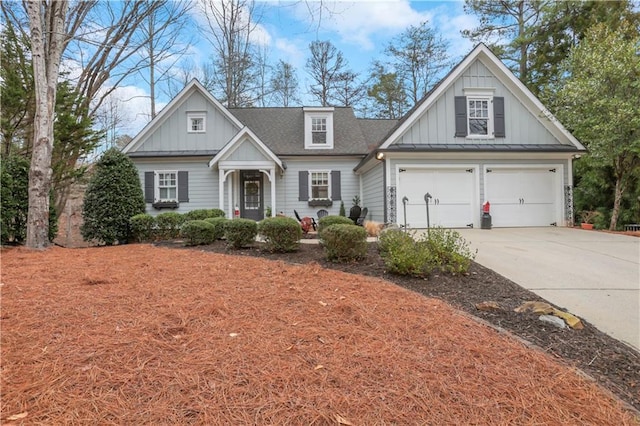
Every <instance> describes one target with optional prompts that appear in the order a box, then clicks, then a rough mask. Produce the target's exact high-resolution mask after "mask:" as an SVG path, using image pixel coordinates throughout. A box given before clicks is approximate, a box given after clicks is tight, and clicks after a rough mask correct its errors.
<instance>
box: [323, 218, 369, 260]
mask: <svg viewBox="0 0 640 426" xmlns="http://www.w3.org/2000/svg"><path fill="white" fill-rule="evenodd" d="M347 220H348V219H347ZM349 222H351V221H350V220H349ZM321 243H322V245H323V247H324V252H325V255H326V257H327V260H329V261H331V262H350V261H355V260H360V259H363V258H364V257H365V256H366V255H367V231H366V230H365V229H364V228H363V227H361V226H356V225H354V224H353V223H351V224H335V225H329V226H326V227H325V228H323V231H322V237H321Z"/></svg>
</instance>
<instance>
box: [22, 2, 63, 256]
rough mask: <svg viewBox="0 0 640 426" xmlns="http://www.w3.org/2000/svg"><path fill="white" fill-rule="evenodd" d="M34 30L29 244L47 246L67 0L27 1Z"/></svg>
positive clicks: (32, 246) (33, 247) (28, 217)
mask: <svg viewBox="0 0 640 426" xmlns="http://www.w3.org/2000/svg"><path fill="white" fill-rule="evenodd" d="M25 6H26V9H27V13H28V15H29V26H30V30H31V52H32V56H33V79H34V86H35V94H36V115H35V118H34V123H33V127H34V131H33V132H34V135H33V148H32V154H31V166H30V169H29V212H28V214H27V241H26V245H27V247H29V248H32V249H43V248H45V247H47V246H48V245H49V190H50V188H51V176H52V174H53V172H52V170H51V154H52V152H53V119H54V112H55V105H56V89H57V83H58V74H59V72H60V58H61V56H62V50H63V48H64V37H65V32H64V29H65V28H64V21H65V16H66V13H67V9H68V6H69V5H68V3H67V2H66V1H50V2H31V1H27V2H25ZM43 12H44V16H43Z"/></svg>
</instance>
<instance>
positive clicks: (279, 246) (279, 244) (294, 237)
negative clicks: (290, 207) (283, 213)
mask: <svg viewBox="0 0 640 426" xmlns="http://www.w3.org/2000/svg"><path fill="white" fill-rule="evenodd" d="M258 233H259V234H260V236H262V238H264V240H265V246H266V249H267V250H269V251H271V252H279V253H288V252H292V251H296V250H297V249H298V244H299V241H300V238H302V228H301V227H300V224H299V223H298V221H297V220H295V219H293V218H290V217H270V218H267V219H264V220H263V221H261V222H260V223H258Z"/></svg>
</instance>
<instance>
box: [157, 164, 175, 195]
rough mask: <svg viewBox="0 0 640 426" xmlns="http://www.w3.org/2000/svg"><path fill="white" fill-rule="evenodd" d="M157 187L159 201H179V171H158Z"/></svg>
mask: <svg viewBox="0 0 640 426" xmlns="http://www.w3.org/2000/svg"><path fill="white" fill-rule="evenodd" d="M157 188H158V196H157V199H158V200H159V201H178V172H176V171H162V172H158V187H157Z"/></svg>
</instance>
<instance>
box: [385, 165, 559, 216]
mask: <svg viewBox="0 0 640 426" xmlns="http://www.w3.org/2000/svg"><path fill="white" fill-rule="evenodd" d="M387 161H388V164H389V176H390V179H389V182H390V185H392V186H397V182H398V181H397V170H398V167H399V166H407V165H411V166H423V167H424V168H429V166H430V165H431V166H440V167H442V166H443V165H449V164H451V165H455V164H465V165H469V164H473V165H476V164H477V165H478V173H479V174H480V176H479V177H478V180H479V184H480V185H479V186H480V187H479V197H480V200H479V201H480V204H482V202H483V201H484V200H485V182H484V170H485V167H486V166H500V165H502V166H524V167H526V166H534V167H535V166H543V165H544V166H547V165H549V166H561V167H562V179H561V180H562V187H561V188H558V191H560V193H561V194H562V201H563V215H564V214H566V212H564V187H565V186H566V185H568V184H569V182H570V176H569V173H570V172H569V168H570V163H569V160H567V159H552V158H549V159H536V160H525V159H518V160H506V159H482V160H473V159H458V160H456V159H444V160H429V159H389V160H387ZM425 192H428V189H426V190H425ZM489 201H491V200H489Z"/></svg>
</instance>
